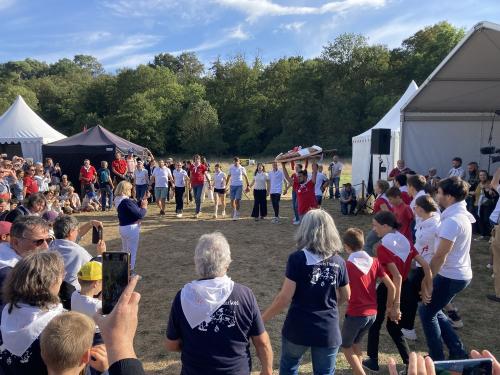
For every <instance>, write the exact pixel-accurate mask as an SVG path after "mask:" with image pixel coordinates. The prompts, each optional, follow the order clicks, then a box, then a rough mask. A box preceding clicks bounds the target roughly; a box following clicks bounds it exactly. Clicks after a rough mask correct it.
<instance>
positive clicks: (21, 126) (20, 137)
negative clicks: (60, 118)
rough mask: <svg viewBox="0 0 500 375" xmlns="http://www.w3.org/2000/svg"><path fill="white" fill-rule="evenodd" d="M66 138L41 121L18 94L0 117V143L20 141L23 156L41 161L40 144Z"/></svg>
mask: <svg viewBox="0 0 500 375" xmlns="http://www.w3.org/2000/svg"><path fill="white" fill-rule="evenodd" d="M63 138H66V136H65V135H64V134H61V133H59V132H58V131H57V130H55V129H54V128H52V127H51V126H50V125H49V124H47V123H46V122H45V121H43V120H42V119H41V118H40V117H39V116H38V115H37V114H36V113H35V112H34V111H33V110H32V109H31V108H30V107H29V106H28V105H27V104H26V102H25V101H24V99H23V98H22V97H21V96H20V95H19V96H18V97H17V98H16V100H15V101H14V103H13V104H12V105H11V106H10V107H9V109H8V110H7V111H6V112H5V113H4V114H3V115H2V116H1V117H0V143H20V144H21V149H22V152H23V156H24V157H25V158H27V157H28V158H33V160H34V161H42V144H46V143H50V142H55V141H58V140H60V139H63Z"/></svg>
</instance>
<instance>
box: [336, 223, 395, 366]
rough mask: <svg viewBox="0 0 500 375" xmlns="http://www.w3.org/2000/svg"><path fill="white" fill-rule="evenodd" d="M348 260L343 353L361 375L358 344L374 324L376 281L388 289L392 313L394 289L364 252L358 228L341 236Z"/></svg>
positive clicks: (361, 234) (360, 354)
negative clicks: (379, 281)
mask: <svg viewBox="0 0 500 375" xmlns="http://www.w3.org/2000/svg"><path fill="white" fill-rule="evenodd" d="M342 241H343V242H344V249H345V250H346V252H347V254H348V255H349V258H348V260H347V262H346V267H347V273H348V275H349V287H350V288H351V298H349V304H348V306H347V311H346V315H345V319H344V325H343V326H342V352H343V353H344V355H345V357H346V359H347V361H348V362H349V364H350V365H351V369H352V370H353V373H354V374H355V375H364V374H365V372H364V371H363V366H362V365H361V363H362V361H363V359H362V355H363V351H362V349H361V340H362V339H363V337H364V336H365V335H366V334H367V333H368V330H369V329H370V327H371V326H372V324H373V322H375V318H376V315H377V291H376V289H377V280H381V281H382V282H383V283H384V285H385V287H386V288H387V300H386V306H387V309H388V310H390V309H392V306H393V305H394V298H395V296H396V289H395V287H394V284H393V282H392V280H391V278H390V277H389V276H388V275H387V274H386V273H385V270H384V268H383V267H382V265H381V264H380V262H379V261H378V259H377V258H372V257H371V256H370V255H368V253H367V252H366V251H363V250H362V249H363V245H364V242H365V241H364V235H363V231H362V230H361V229H358V228H349V229H347V231H345V233H344V234H343V236H342Z"/></svg>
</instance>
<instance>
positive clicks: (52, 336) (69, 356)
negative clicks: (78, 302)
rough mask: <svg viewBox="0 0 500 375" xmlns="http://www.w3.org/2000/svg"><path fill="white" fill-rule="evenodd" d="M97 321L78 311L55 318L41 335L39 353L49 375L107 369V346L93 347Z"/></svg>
mask: <svg viewBox="0 0 500 375" xmlns="http://www.w3.org/2000/svg"><path fill="white" fill-rule="evenodd" d="M94 326H95V324H94V321H93V320H92V319H90V318H89V317H87V316H85V315H83V314H80V313H78V312H67V313H63V314H60V315H57V316H56V317H54V318H53V319H52V320H51V321H50V323H49V324H47V326H46V327H45V329H44V330H43V332H42V334H41V335H40V352H41V357H42V359H43V361H44V362H45V364H46V366H47V369H48V372H49V374H54V375H55V374H65V375H79V374H81V373H82V371H83V370H84V369H85V368H86V367H88V365H90V366H92V368H94V369H96V370H98V371H99V373H102V372H104V371H106V370H107V369H108V359H107V354H106V349H105V347H104V346H100V347H94V348H92V338H93V333H94Z"/></svg>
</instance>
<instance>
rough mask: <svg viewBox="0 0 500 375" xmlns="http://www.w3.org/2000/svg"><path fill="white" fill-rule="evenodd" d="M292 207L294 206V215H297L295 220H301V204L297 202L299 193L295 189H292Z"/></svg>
mask: <svg viewBox="0 0 500 375" xmlns="http://www.w3.org/2000/svg"><path fill="white" fill-rule="evenodd" d="M292 208H293V215H294V216H295V220H296V221H299V220H300V218H299V205H298V203H297V193H296V192H295V191H292Z"/></svg>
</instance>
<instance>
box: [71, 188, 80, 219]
mask: <svg viewBox="0 0 500 375" xmlns="http://www.w3.org/2000/svg"><path fill="white" fill-rule="evenodd" d="M68 202H69V207H70V208H71V210H72V212H73V213H77V212H80V210H81V209H82V202H81V201H80V196H79V195H78V194H77V193H75V188H74V187H73V186H70V187H69V188H68Z"/></svg>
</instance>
